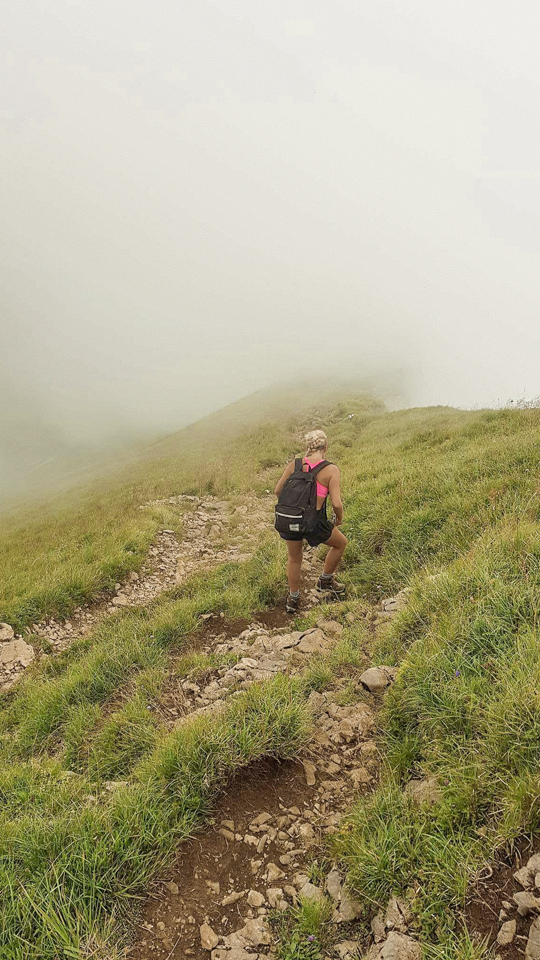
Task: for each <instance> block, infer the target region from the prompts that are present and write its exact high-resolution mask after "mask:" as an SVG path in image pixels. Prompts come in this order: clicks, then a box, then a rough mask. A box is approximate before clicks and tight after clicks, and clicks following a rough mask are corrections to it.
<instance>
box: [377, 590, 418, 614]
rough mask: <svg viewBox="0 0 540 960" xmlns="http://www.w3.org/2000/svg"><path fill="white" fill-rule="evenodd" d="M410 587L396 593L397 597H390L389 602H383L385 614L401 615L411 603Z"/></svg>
mask: <svg viewBox="0 0 540 960" xmlns="http://www.w3.org/2000/svg"><path fill="white" fill-rule="evenodd" d="M410 592H411V591H410V587H405V589H404V590H400V592H399V593H396V595H395V597H388V599H387V600H383V605H382V606H383V610H384V612H385V613H392V614H393V613H401V611H402V610H404V609H405V607H406V606H407V603H408V601H409V593H410Z"/></svg>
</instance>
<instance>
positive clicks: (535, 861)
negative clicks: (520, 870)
mask: <svg viewBox="0 0 540 960" xmlns="http://www.w3.org/2000/svg"><path fill="white" fill-rule="evenodd" d="M527 870H528V871H529V873H532V874H536V873H539V872H540V853H534V854H533V855H532V857H529V859H528V860H527Z"/></svg>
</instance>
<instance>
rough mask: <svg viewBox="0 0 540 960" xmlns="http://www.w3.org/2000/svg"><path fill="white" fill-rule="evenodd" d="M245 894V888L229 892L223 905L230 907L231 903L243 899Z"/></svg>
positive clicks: (222, 902) (224, 898)
mask: <svg viewBox="0 0 540 960" xmlns="http://www.w3.org/2000/svg"><path fill="white" fill-rule="evenodd" d="M244 894H245V890H241V891H238V892H233V893H228V894H227V896H226V897H223V900H222V901H221V906H222V907H228V906H230V904H231V903H238V901H239V900H241V899H242V897H243V896H244Z"/></svg>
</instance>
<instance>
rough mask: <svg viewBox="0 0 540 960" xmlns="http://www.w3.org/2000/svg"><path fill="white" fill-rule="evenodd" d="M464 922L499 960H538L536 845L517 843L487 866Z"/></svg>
mask: <svg viewBox="0 0 540 960" xmlns="http://www.w3.org/2000/svg"><path fill="white" fill-rule="evenodd" d="M465 922H466V924H467V928H468V929H469V930H470V932H471V933H474V934H476V936H477V937H478V939H479V940H486V941H487V943H489V945H490V946H492V947H493V948H494V949H495V951H496V957H497V958H499V960H522V958H523V957H526V958H527V960H540V844H539V843H538V839H537V840H536V842H535V844H534V845H533V844H531V843H530V842H528V841H527V840H525V839H522V840H520V841H519V842H518V843H517V844H516V845H515V847H514V848H513V849H512V850H508V851H502V852H501V853H500V855H499V857H498V858H497V860H496V861H495V863H493V864H487V865H486V867H485V868H484V870H483V871H482V874H481V875H480V876H479V877H478V878H477V881H476V883H475V884H474V885H473V887H472V889H471V890H470V893H469V897H468V900H467V904H466V907H465Z"/></svg>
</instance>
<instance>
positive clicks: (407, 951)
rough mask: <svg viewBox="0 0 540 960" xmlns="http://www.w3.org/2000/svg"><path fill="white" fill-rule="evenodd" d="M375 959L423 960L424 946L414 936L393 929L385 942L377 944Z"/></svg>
mask: <svg viewBox="0 0 540 960" xmlns="http://www.w3.org/2000/svg"><path fill="white" fill-rule="evenodd" d="M373 960H422V948H421V947H420V944H419V943H417V941H416V940H413V939H412V937H407V936H405V934H403V933H398V932H397V931H396V930H392V932H391V933H389V934H388V938H387V939H386V940H385V942H384V943H381V944H377V945H376V952H375V953H374V954H373Z"/></svg>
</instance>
